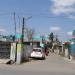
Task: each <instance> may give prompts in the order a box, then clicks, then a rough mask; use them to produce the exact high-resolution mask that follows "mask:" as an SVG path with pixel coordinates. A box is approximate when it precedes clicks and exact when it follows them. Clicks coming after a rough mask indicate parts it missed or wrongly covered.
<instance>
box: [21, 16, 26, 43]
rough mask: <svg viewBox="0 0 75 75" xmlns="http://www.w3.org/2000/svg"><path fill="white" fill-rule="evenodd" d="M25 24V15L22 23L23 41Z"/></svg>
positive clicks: (22, 40)
mask: <svg viewBox="0 0 75 75" xmlns="http://www.w3.org/2000/svg"><path fill="white" fill-rule="evenodd" d="M24 24H25V18H24V17H23V25H22V39H21V42H22V43H23V42H24Z"/></svg>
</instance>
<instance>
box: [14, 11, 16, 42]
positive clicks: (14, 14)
mask: <svg viewBox="0 0 75 75" xmlns="http://www.w3.org/2000/svg"><path fill="white" fill-rule="evenodd" d="M14 25H15V26H14V31H15V40H14V41H16V17H15V12H14Z"/></svg>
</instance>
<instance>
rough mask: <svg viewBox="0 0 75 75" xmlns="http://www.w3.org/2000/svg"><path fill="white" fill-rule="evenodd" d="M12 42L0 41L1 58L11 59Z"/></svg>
mask: <svg viewBox="0 0 75 75" xmlns="http://www.w3.org/2000/svg"><path fill="white" fill-rule="evenodd" d="M10 51H11V43H10V42H2V41H0V59H10Z"/></svg>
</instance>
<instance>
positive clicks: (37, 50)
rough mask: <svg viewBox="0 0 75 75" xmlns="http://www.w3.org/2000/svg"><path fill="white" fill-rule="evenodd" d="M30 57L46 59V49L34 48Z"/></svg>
mask: <svg viewBox="0 0 75 75" xmlns="http://www.w3.org/2000/svg"><path fill="white" fill-rule="evenodd" d="M30 57H31V58H41V59H45V52H44V49H42V48H33V51H32V52H31V55H30Z"/></svg>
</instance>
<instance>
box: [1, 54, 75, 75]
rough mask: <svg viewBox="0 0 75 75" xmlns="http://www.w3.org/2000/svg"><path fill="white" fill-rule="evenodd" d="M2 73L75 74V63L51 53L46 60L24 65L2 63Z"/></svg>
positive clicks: (17, 74)
mask: <svg viewBox="0 0 75 75" xmlns="http://www.w3.org/2000/svg"><path fill="white" fill-rule="evenodd" d="M0 75H75V64H72V63H69V62H66V61H65V60H63V58H62V57H60V56H58V55H55V54H50V55H49V56H48V57H47V59H46V60H38V61H35V60H33V61H31V62H27V63H24V64H22V65H4V64H0Z"/></svg>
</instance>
